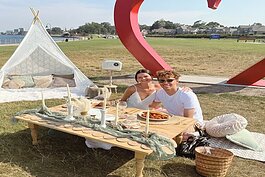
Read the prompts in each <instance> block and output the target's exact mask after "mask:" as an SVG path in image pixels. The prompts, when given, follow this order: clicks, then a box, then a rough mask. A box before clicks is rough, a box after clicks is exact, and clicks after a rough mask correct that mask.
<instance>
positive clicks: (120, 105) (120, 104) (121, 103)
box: [118, 101, 127, 117]
mask: <svg viewBox="0 0 265 177" xmlns="http://www.w3.org/2000/svg"><path fill="white" fill-rule="evenodd" d="M118 108H119V112H120V117H124V111H125V109H126V108H127V102H126V101H119V102H118Z"/></svg>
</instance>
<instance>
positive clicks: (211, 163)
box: [195, 146, 234, 177]
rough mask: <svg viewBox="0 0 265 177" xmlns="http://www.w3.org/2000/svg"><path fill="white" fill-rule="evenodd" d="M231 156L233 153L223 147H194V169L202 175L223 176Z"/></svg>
mask: <svg viewBox="0 0 265 177" xmlns="http://www.w3.org/2000/svg"><path fill="white" fill-rule="evenodd" d="M233 157H234V155H233V153H232V152H230V151H228V150H225V149H221V148H212V147H203V146H200V147H196V148H195V164H196V171H197V172H198V173H199V174H200V175H202V176H214V177H222V176H225V175H226V172H227V170H228V168H229V166H230V163H231V162H232V159H233Z"/></svg>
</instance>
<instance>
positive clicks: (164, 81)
mask: <svg viewBox="0 0 265 177" xmlns="http://www.w3.org/2000/svg"><path fill="white" fill-rule="evenodd" d="M158 82H159V84H160V86H161V87H162V88H163V89H164V90H171V89H175V88H177V84H178V81H177V80H176V79H175V78H174V77H173V76H171V77H170V76H166V77H159V78H158Z"/></svg>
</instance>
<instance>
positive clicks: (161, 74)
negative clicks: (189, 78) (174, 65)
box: [156, 70, 180, 80]
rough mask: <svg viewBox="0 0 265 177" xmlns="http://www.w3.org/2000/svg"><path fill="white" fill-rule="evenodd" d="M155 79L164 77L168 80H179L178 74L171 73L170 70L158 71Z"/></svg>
mask: <svg viewBox="0 0 265 177" xmlns="http://www.w3.org/2000/svg"><path fill="white" fill-rule="evenodd" d="M156 75H157V78H158V79H159V78H161V77H166V78H170V77H174V78H175V79H177V80H178V79H179V77H180V74H179V73H177V72H176V71H172V70H160V71H157V72H156Z"/></svg>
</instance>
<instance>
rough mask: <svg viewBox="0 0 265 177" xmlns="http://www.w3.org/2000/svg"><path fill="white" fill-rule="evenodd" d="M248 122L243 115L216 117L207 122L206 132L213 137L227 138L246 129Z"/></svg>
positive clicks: (232, 114)
mask: <svg viewBox="0 0 265 177" xmlns="http://www.w3.org/2000/svg"><path fill="white" fill-rule="evenodd" d="M247 124H248V122H247V120H246V119H245V118H244V117H242V116H241V115H238V114H235V113H231V114H223V115H220V116H217V117H214V118H213V119H211V120H210V121H209V122H206V124H205V129H206V132H207V133H208V134H209V135H210V136H213V137H225V136H226V135H232V134H235V133H237V132H239V131H240V130H243V129H244V128H246V126H247Z"/></svg>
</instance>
